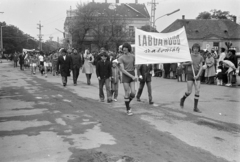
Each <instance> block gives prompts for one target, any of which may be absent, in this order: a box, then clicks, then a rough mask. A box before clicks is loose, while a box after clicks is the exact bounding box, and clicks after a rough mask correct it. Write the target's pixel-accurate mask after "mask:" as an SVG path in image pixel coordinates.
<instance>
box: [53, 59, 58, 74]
mask: <svg viewBox="0 0 240 162" xmlns="http://www.w3.org/2000/svg"><path fill="white" fill-rule="evenodd" d="M56 71H57V61H52V73H53V75H55V74H56Z"/></svg>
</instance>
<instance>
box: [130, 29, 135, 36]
mask: <svg viewBox="0 0 240 162" xmlns="http://www.w3.org/2000/svg"><path fill="white" fill-rule="evenodd" d="M134 34H135V33H134V27H133V26H129V36H130V37H133V36H134Z"/></svg>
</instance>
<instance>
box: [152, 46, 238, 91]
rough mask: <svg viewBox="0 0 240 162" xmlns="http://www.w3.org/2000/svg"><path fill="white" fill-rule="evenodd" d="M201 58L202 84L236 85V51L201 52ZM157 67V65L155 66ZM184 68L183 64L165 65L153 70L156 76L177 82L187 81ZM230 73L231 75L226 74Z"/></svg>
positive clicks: (213, 50) (212, 50)
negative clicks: (202, 67)
mask: <svg viewBox="0 0 240 162" xmlns="http://www.w3.org/2000/svg"><path fill="white" fill-rule="evenodd" d="M200 54H201V56H202V57H203V59H204V62H203V66H204V65H205V66H204V67H205V68H204V69H203V72H202V74H201V78H200V80H201V83H202V84H211V85H222V86H234V85H237V79H236V76H237V75H240V73H238V74H237V71H238V70H237V69H238V68H239V63H238V58H237V56H236V51H235V50H233V49H230V50H226V49H225V48H221V53H219V54H218V53H217V52H216V50H215V49H211V51H208V50H206V49H205V50H201V51H200ZM156 66H158V65H156ZM186 70H187V69H186V66H184V65H183V63H167V64H163V65H160V67H159V66H158V67H157V68H155V70H154V71H155V74H156V76H159V77H160V76H161V77H163V78H166V79H177V81H180V82H182V81H187V80H186V78H187V76H186V75H187V72H186ZM229 71H231V73H228V72H229Z"/></svg>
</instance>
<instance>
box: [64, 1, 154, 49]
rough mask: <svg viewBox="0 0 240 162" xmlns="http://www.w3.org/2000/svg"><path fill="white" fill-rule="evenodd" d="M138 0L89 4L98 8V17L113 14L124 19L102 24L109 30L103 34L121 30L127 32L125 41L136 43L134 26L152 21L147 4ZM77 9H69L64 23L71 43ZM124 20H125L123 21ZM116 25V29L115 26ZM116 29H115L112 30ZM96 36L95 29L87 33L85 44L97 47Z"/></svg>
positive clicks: (112, 15)
mask: <svg viewBox="0 0 240 162" xmlns="http://www.w3.org/2000/svg"><path fill="white" fill-rule="evenodd" d="M137 2H138V1H137V0H136V1H135V3H119V1H118V0H116V3H107V2H106V3H96V2H94V1H93V2H90V3H88V5H90V6H91V7H93V8H94V7H95V8H97V11H96V17H97V18H99V19H100V18H101V16H102V17H104V15H105V14H109V13H110V14H111V17H112V18H113V19H114V21H118V20H119V21H121V20H123V19H124V23H121V24H119V23H115V24H110V25H109V24H105V25H103V26H102V28H103V31H107V33H106V34H104V35H103V36H107V35H109V34H114V36H115V37H117V35H119V33H121V32H125V33H127V35H126V36H124V37H125V38H124V41H125V42H129V43H134V34H135V30H134V28H135V27H136V28H141V27H142V26H145V25H149V23H150V15H149V13H148V10H147V8H146V6H145V4H140V3H137ZM75 12H76V10H71V11H69V10H68V11H67V17H66V20H65V23H64V32H65V36H66V39H69V40H70V41H69V42H70V43H71V39H72V36H71V34H70V32H69V24H70V22H71V20H72V18H73V17H74V16H75V14H76V13H75ZM122 22H123V21H122ZM112 26H114V29H113V27H112ZM112 30H114V31H112ZM94 41H95V40H94V37H93V31H89V32H88V33H87V34H86V37H85V42H84V44H85V45H86V46H87V48H90V49H93V50H94V49H95V48H97V47H94V46H95V45H94Z"/></svg>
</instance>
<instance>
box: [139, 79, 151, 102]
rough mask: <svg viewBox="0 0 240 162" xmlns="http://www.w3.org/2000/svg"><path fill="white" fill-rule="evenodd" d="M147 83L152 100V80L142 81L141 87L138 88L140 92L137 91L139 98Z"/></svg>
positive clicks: (149, 96)
mask: <svg viewBox="0 0 240 162" xmlns="http://www.w3.org/2000/svg"><path fill="white" fill-rule="evenodd" d="M145 83H146V84H147V89H148V98H149V101H152V86H151V82H140V85H139V88H138V93H137V98H138V99H139V98H140V97H141V95H142V91H143V88H144V85H145Z"/></svg>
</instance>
